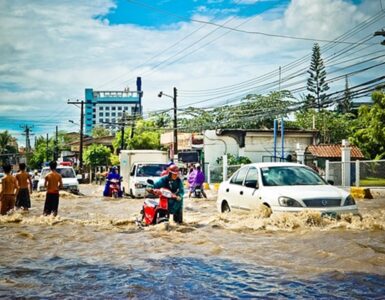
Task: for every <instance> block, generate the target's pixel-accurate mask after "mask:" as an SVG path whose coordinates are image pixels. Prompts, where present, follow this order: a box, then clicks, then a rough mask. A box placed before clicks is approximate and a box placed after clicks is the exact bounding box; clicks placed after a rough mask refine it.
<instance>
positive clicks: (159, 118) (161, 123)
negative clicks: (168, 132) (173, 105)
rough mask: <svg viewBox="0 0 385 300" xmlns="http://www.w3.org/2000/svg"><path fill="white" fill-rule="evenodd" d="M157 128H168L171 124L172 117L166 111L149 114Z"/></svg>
mask: <svg viewBox="0 0 385 300" xmlns="http://www.w3.org/2000/svg"><path fill="white" fill-rule="evenodd" d="M150 120H152V121H154V124H155V126H156V127H157V128H169V127H171V126H172V118H171V116H170V115H169V114H168V113H165V112H162V113H159V114H154V115H151V116H150Z"/></svg>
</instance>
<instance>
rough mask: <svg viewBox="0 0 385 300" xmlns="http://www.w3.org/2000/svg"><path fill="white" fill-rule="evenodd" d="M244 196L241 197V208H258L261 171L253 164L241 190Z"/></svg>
mask: <svg viewBox="0 0 385 300" xmlns="http://www.w3.org/2000/svg"><path fill="white" fill-rule="evenodd" d="M240 193H241V194H242V197H241V198H240V202H239V208H240V209H245V210H251V209H256V208H257V207H258V204H259V201H258V200H259V198H260V195H259V171H258V169H257V168H256V167H254V166H251V167H250V168H249V169H248V170H247V174H246V176H245V180H244V182H243V184H242V188H241V190H240Z"/></svg>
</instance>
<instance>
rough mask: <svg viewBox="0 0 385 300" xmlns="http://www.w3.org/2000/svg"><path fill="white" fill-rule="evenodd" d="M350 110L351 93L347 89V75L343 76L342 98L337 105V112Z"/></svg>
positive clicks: (348, 111) (343, 112)
mask: <svg viewBox="0 0 385 300" xmlns="http://www.w3.org/2000/svg"><path fill="white" fill-rule="evenodd" d="M351 110H352V94H351V92H350V89H349V82H348V76H346V78H345V91H344V98H343V99H342V101H340V102H339V103H338V105H337V112H339V113H342V114H345V113H350V112H351Z"/></svg>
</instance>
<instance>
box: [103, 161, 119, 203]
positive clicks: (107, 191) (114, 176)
mask: <svg viewBox="0 0 385 300" xmlns="http://www.w3.org/2000/svg"><path fill="white" fill-rule="evenodd" d="M117 171H118V169H117V168H116V167H112V168H111V169H110V172H109V173H108V175H107V177H106V185H105V186H104V191H103V196H104V197H110V196H111V194H110V183H111V180H112V179H116V180H118V181H119V183H118V186H119V192H118V196H119V197H122V195H123V192H122V189H121V187H120V180H121V177H120V175H119V173H118V172H117Z"/></svg>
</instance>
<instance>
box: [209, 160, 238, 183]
mask: <svg viewBox="0 0 385 300" xmlns="http://www.w3.org/2000/svg"><path fill="white" fill-rule="evenodd" d="M241 166H242V165H227V166H223V165H215V166H212V165H210V164H206V165H205V170H206V180H207V182H208V183H217V182H222V181H224V180H227V179H229V177H230V176H231V175H233V174H234V173H235V172H236V171H237V170H238V169H239V168H240V167H241ZM223 174H225V176H223Z"/></svg>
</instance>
